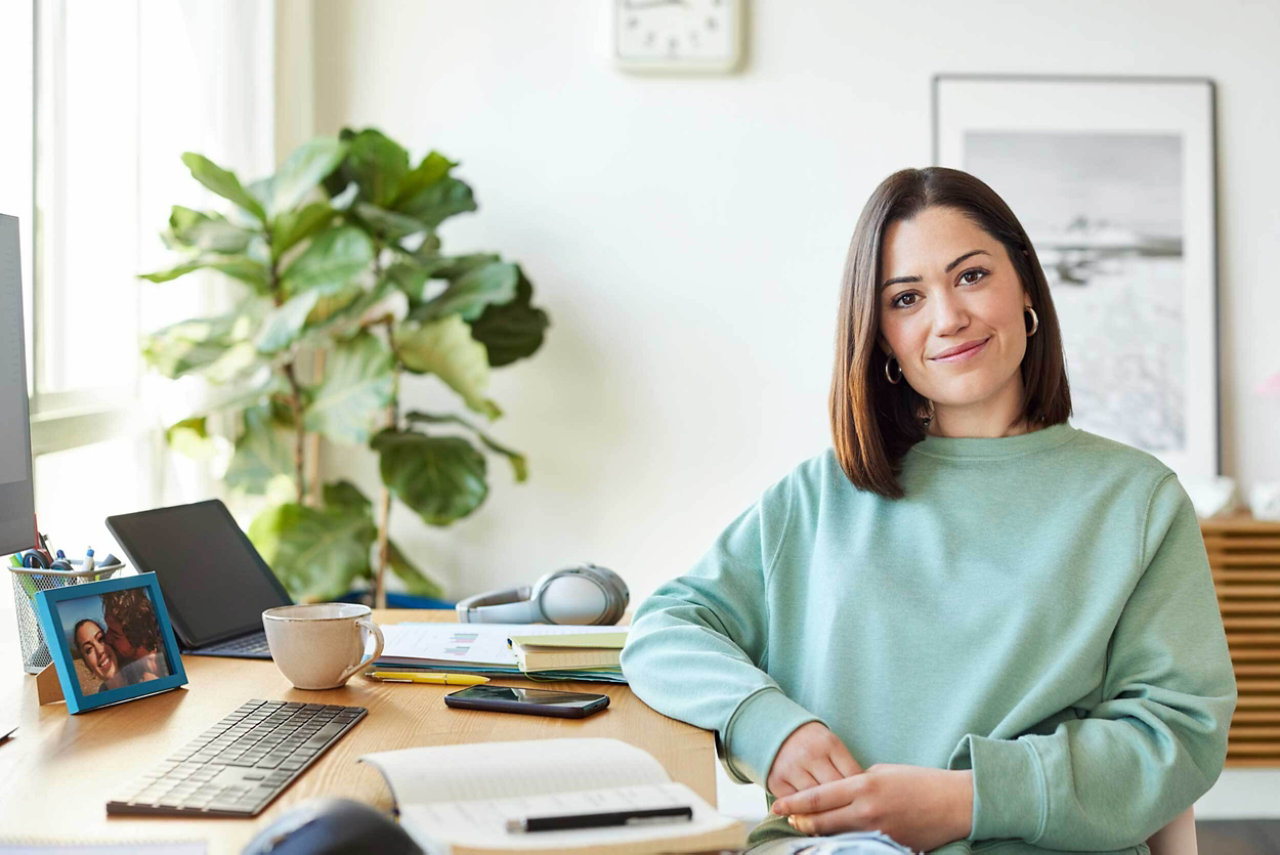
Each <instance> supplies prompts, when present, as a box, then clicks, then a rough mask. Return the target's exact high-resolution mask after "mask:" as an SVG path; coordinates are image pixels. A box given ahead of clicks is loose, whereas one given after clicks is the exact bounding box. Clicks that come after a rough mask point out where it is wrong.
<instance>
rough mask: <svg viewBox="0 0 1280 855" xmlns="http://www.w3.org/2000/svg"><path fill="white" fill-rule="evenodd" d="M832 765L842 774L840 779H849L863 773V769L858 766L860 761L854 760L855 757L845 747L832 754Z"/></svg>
mask: <svg viewBox="0 0 1280 855" xmlns="http://www.w3.org/2000/svg"><path fill="white" fill-rule="evenodd" d="M831 765H832V766H835V767H836V769H837V770H839V772H840V777H842V778H848V777H849V776H850V775H857V774H858V773H860V772H861V771H862V767H861V766H859V765H858V761H857V760H854V759H853V755H852V754H850V753H849V751H848V749H846V748H845V747H844V746H843V745H841V746H840V748H839V749H838V750H836V751H833V752H831Z"/></svg>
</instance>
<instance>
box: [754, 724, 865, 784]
mask: <svg viewBox="0 0 1280 855" xmlns="http://www.w3.org/2000/svg"><path fill="white" fill-rule="evenodd" d="M861 771H862V767H861V766H859V765H858V762H857V761H856V760H854V759H853V755H852V754H850V753H849V749H848V748H845V746H844V743H843V742H841V741H840V737H838V736H836V735H835V734H834V733H832V732H831V731H830V730H828V729H827V726H826V725H825V724H823V723H822V722H818V721H811V722H808V723H807V724H802V725H800V726H799V727H797V728H796V729H795V730H793V731H792V732H791V735H790V736H788V737H787V739H786V741H785V742H783V743H782V747H781V748H779V749H778V753H777V754H776V755H775V756H774V758H773V766H772V767H770V769H769V777H768V778H767V779H766V780H765V786H766V787H767V788H768V790H769V792H771V793H773V794H774V795H775V796H789V795H791V794H792V793H794V792H796V791H798V790H805V789H808V788H810V787H816V786H818V785H819V784H826V783H829V782H832V781H839V780H840V779H841V778H847V777H849V776H850V775H856V774H858V773H859V772H861Z"/></svg>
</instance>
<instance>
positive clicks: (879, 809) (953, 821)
mask: <svg viewBox="0 0 1280 855" xmlns="http://www.w3.org/2000/svg"><path fill="white" fill-rule="evenodd" d="M773 812H774V813H776V814H790V815H791V816H790V819H789V821H790V823H791V825H792V827H793V828H795V829H796V830H798V831H801V832H803V833H804V834H809V835H827V834H838V833H839V832H842V831H882V832H884V833H885V834H887V835H889V836H890V837H892V838H893V839H894V840H896V841H898V842H899V843H901V844H902V845H903V846H909V847H911V848H912V849H914V850H916V851H918V852H928V851H930V850H933V849H937V848H939V847H940V846H942V845H944V844H946V843H950V842H951V841H953V840H960V839H961V838H964V837H968V836H969V832H970V831H971V830H972V818H973V773H972V772H971V771H968V770H964V769H961V770H955V771H949V770H946V769H929V768H925V767H921V766H901V765H893V764H888V763H882V764H877V765H875V766H872V767H871V768H870V769H868V770H867V771H866V772H863V773H862V774H860V775H854V776H853V777H846V778H842V779H840V780H837V781H832V782H830V783H824V784H821V785H819V786H816V787H811V788H809V789H807V790H805V791H803V792H798V793H795V794H793V795H790V796H787V797H785V798H781V799H778V800H777V801H776V802H774V803H773Z"/></svg>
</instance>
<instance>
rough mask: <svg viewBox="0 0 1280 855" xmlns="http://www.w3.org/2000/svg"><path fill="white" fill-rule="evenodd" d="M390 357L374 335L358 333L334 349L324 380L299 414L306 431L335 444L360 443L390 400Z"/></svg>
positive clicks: (391, 381)
mask: <svg viewBox="0 0 1280 855" xmlns="http://www.w3.org/2000/svg"><path fill="white" fill-rule="evenodd" d="M391 367H392V366H391V354H390V353H389V352H388V351H387V347H386V345H384V344H383V343H382V340H381V339H379V338H378V337H377V336H375V335H373V334H371V333H368V332H362V333H359V334H358V335H356V336H354V337H352V338H351V339H350V340H348V341H345V342H342V343H340V344H338V345H337V346H335V347H334V348H333V350H332V351H330V353H329V359H328V361H327V362H326V364H325V376H324V381H323V382H322V383H321V384H320V385H319V386H318V387H317V388H316V389H315V397H314V399H313V400H312V401H311V404H310V405H309V406H308V407H307V409H306V412H305V413H304V414H303V424H304V425H305V426H306V428H307V430H311V431H319V432H320V433H323V434H324V435H325V436H328V437H329V438H331V439H335V440H338V441H339V442H353V443H362V442H364V441H365V440H367V439H368V438H369V435H370V434H371V433H372V432H373V428H374V425H375V423H376V422H378V421H380V420H381V416H382V413H383V410H384V409H385V408H386V406H387V404H388V403H389V402H390V401H391V390H392V384H393V378H392V373H391Z"/></svg>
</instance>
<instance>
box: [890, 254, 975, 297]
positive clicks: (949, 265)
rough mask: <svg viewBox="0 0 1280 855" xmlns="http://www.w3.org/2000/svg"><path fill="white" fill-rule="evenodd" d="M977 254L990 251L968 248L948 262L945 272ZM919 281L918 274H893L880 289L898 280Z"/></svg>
mask: <svg viewBox="0 0 1280 855" xmlns="http://www.w3.org/2000/svg"><path fill="white" fill-rule="evenodd" d="M979 254H981V255H990V254H991V253H989V252H987V251H986V250H985V249H974V250H970V251H969V252H966V253H965V254H964V255H962V256H960V257H959V258H957V259H956V260H955V261H953V262H951V263H950V264H948V265H947V269H946V271H945V272H947V273H950V272H951V271H952V270H955V269H956V265H957V264H959V263H960V262H962V261H964V260H965V259H966V258H968V257H969V256H971V255H979ZM919 281H920V277H919V276H895V277H893V278H892V279H886V280H885V281H884V284H883V285H881V286H880V290H881V291H883V290H884V289H885V288H888V287H889V286H890V285H895V284H897V283H899V282H919Z"/></svg>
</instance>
